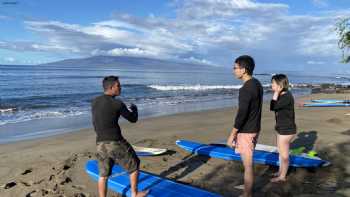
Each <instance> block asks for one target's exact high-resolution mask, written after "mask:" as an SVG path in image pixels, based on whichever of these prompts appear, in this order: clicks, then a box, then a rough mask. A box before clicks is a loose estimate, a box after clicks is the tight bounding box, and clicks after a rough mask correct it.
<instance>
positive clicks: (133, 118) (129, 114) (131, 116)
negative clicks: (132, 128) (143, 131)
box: [121, 102, 138, 123]
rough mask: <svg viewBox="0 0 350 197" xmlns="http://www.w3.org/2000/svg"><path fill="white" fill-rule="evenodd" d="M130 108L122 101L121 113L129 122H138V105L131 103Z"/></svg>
mask: <svg viewBox="0 0 350 197" xmlns="http://www.w3.org/2000/svg"><path fill="white" fill-rule="evenodd" d="M130 110H131V111H129V109H128V108H127V107H126V105H125V104H124V103H123V102H122V104H121V115H122V116H123V117H124V118H125V119H127V120H128V121H129V122H133V123H135V122H137V120H138V112H137V107H136V105H134V104H131V106H130Z"/></svg>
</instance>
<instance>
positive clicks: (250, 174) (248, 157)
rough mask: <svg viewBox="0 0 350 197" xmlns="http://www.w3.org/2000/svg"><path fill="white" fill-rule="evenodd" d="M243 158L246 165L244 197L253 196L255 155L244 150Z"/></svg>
mask: <svg viewBox="0 0 350 197" xmlns="http://www.w3.org/2000/svg"><path fill="white" fill-rule="evenodd" d="M241 158H242V162H243V166H244V193H243V196H244V197H251V196H252V190H253V183H254V170H253V155H252V154H250V153H248V152H246V151H245V152H244V151H242V153H241Z"/></svg>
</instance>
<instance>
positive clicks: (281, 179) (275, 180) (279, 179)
mask: <svg viewBox="0 0 350 197" xmlns="http://www.w3.org/2000/svg"><path fill="white" fill-rule="evenodd" d="M286 180H287V179H286V178H283V177H279V176H278V177H275V178H272V179H270V182H272V183H278V182H285V181H286Z"/></svg>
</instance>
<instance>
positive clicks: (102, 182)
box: [98, 177, 108, 197]
mask: <svg viewBox="0 0 350 197" xmlns="http://www.w3.org/2000/svg"><path fill="white" fill-rule="evenodd" d="M107 179H108V177H100V178H99V179H98V196H99V197H106V196H107Z"/></svg>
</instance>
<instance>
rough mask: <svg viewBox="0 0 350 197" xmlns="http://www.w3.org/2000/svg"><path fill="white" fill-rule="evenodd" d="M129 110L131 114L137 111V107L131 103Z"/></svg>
mask: <svg viewBox="0 0 350 197" xmlns="http://www.w3.org/2000/svg"><path fill="white" fill-rule="evenodd" d="M129 108H130V110H131V111H133V112H135V111H137V106H136V105H135V104H134V103H131V104H130V107H129Z"/></svg>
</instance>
